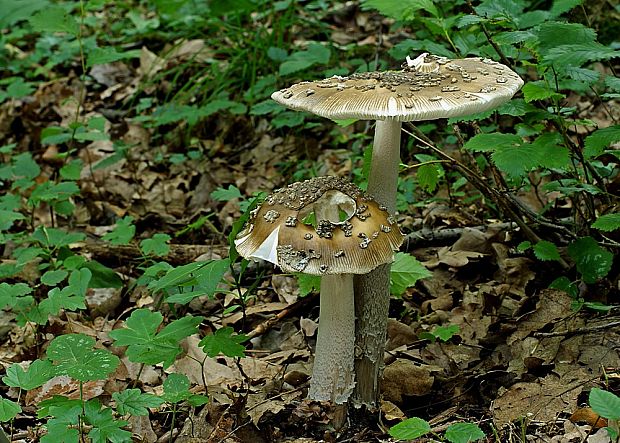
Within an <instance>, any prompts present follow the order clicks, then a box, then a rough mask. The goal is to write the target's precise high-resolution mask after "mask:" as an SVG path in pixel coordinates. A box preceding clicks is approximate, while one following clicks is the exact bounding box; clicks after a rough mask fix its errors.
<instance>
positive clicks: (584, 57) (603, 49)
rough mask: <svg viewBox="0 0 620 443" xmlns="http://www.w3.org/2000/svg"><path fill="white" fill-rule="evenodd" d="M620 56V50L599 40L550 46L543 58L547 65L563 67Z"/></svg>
mask: <svg viewBox="0 0 620 443" xmlns="http://www.w3.org/2000/svg"><path fill="white" fill-rule="evenodd" d="M619 56H620V51H615V50H613V49H611V48H610V47H608V46H605V45H602V44H600V43H598V42H588V43H579V44H572V45H561V46H558V47H555V48H550V49H549V50H548V51H547V53H546V54H545V56H544V57H543V59H542V61H541V62H542V64H543V65H545V66H550V65H553V66H555V67H556V68H562V67H564V66H567V65H572V66H581V65H583V64H584V63H585V62H589V61H598V60H608V59H611V58H616V57H619Z"/></svg>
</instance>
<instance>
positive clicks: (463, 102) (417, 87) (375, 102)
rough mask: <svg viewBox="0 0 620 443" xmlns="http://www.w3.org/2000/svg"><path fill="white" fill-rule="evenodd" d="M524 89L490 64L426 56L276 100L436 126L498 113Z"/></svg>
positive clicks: (345, 115)
mask: <svg viewBox="0 0 620 443" xmlns="http://www.w3.org/2000/svg"><path fill="white" fill-rule="evenodd" d="M522 85H523V80H521V78H520V77H519V76H518V75H517V74H516V73H515V72H514V71H512V70H511V69H510V68H508V67H507V66H505V65H502V64H501V63H498V62H495V61H493V60H491V59H488V58H480V57H476V58H464V59H455V60H450V59H448V58H445V57H439V56H436V55H428V54H422V55H421V56H420V57H418V58H416V59H415V60H411V59H409V58H407V63H406V64H405V66H404V68H403V69H402V70H400V71H386V72H361V73H355V74H351V75H349V76H347V77H340V76H333V77H330V78H327V79H325V80H319V81H313V82H301V83H297V84H294V85H292V86H290V87H288V88H286V89H282V90H280V91H277V92H274V93H273V94H272V95H271V98H272V99H274V100H275V101H277V102H278V103H281V104H283V105H284V106H287V107H289V108H292V109H297V110H302V111H308V112H312V113H314V114H317V115H320V116H321V117H327V118H330V119H334V120H338V119H349V118H357V119H364V120H389V119H392V120H398V121H413V120H433V119H437V118H446V117H460V116H464V115H470V114H475V113H478V112H483V111H487V110H489V109H493V108H495V107H497V106H499V105H501V104H502V103H505V102H507V101H508V100H510V98H511V97H512V96H513V95H514V94H515V93H516V92H517V91H518V90H519V88H520V87H521V86H522Z"/></svg>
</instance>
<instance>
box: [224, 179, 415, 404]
mask: <svg viewBox="0 0 620 443" xmlns="http://www.w3.org/2000/svg"><path fill="white" fill-rule="evenodd" d="M312 213H314V218H315V225H314V226H313V225H312V224H309V223H308V222H307V221H305V220H308V219H309V218H310V217H309V216H310V215H311V214H312ZM402 241H403V235H402V233H401V232H400V230H399V229H398V226H397V225H396V223H395V220H394V218H393V217H392V216H391V215H390V214H389V213H388V212H387V211H386V209H385V208H384V207H382V206H380V205H379V204H378V203H377V202H375V201H374V200H373V199H371V198H370V197H369V196H368V195H367V194H365V193H364V192H363V191H362V190H361V189H359V188H358V187H357V186H355V185H354V184H352V183H350V182H348V181H346V180H345V179H343V178H339V177H318V178H313V179H310V180H306V181H303V182H297V183H294V184H291V185H288V186H287V187H285V188H281V189H278V190H276V191H274V192H273V193H272V194H271V195H269V196H268V197H267V198H266V199H265V201H264V202H263V204H262V205H261V206H259V207H257V208H256V209H255V210H254V211H253V212H252V213H251V215H250V219H249V220H248V223H247V225H246V226H245V227H244V229H243V230H242V231H241V232H240V233H239V234H238V236H237V239H236V240H235V245H236V247H237V251H238V252H239V254H241V255H242V256H244V257H246V258H252V259H264V260H267V261H269V262H271V263H274V264H276V265H278V266H280V268H282V270H284V271H286V272H302V273H306V274H312V275H320V276H321V288H320V291H321V296H320V314H319V332H318V338H317V344H316V353H315V358H314V367H313V370H312V379H311V381H310V389H309V392H308V397H309V398H310V399H312V400H318V401H331V402H333V403H334V404H336V405H343V404H346V402H347V401H348V399H349V396H350V395H351V393H352V391H353V387H354V385H355V380H354V363H353V362H354V348H355V346H354V344H355V309H354V296H353V274H365V273H368V272H370V271H371V270H372V269H375V268H376V267H377V266H379V265H382V264H385V263H391V262H392V260H393V255H394V251H395V250H397V249H398V247H399V246H400V245H401V243H402ZM345 410H346V409H345Z"/></svg>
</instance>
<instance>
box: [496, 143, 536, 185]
mask: <svg viewBox="0 0 620 443" xmlns="http://www.w3.org/2000/svg"><path fill="white" fill-rule="evenodd" d="M538 154H539V151H538V150H537V149H536V147H535V146H533V145H531V144H523V145H521V146H502V147H500V148H498V149H497V150H496V151H495V152H494V153H493V154H492V155H491V159H492V160H493V163H495V165H496V166H497V167H498V168H499V169H500V170H501V171H502V172H505V173H506V174H508V175H509V176H511V177H513V178H519V177H523V176H525V175H526V174H527V173H528V172H529V171H531V170H532V169H534V168H535V167H536V166H538Z"/></svg>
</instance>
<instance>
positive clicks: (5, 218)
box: [0, 209, 26, 231]
mask: <svg viewBox="0 0 620 443" xmlns="http://www.w3.org/2000/svg"><path fill="white" fill-rule="evenodd" d="M25 218H26V217H24V216H23V215H22V214H20V213H19V212H13V211H7V210H4V209H0V231H7V230H9V229H11V227H12V226H13V222H15V221H16V220H24V219H25Z"/></svg>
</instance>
